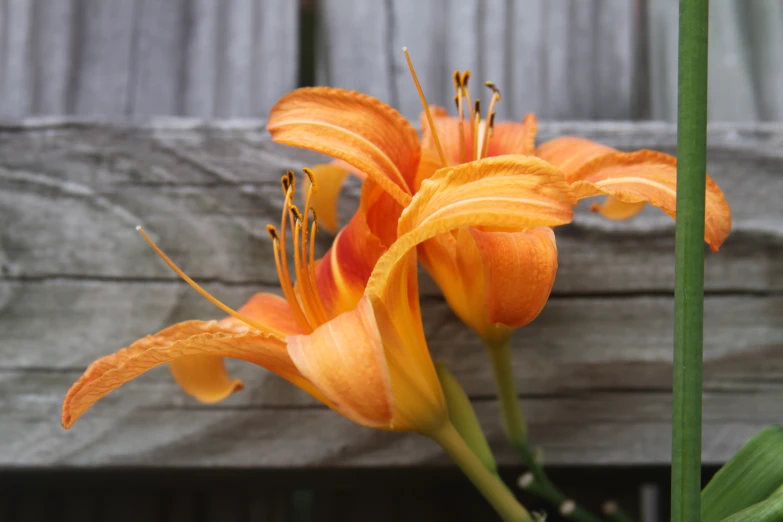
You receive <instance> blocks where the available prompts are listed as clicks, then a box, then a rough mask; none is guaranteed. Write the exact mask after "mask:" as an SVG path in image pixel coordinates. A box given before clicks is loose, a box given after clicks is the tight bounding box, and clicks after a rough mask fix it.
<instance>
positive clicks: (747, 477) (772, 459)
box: [701, 425, 783, 522]
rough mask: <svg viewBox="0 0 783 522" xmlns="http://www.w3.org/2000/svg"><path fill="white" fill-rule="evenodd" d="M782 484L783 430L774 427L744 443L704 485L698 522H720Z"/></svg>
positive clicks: (769, 493) (760, 499)
mask: <svg viewBox="0 0 783 522" xmlns="http://www.w3.org/2000/svg"><path fill="white" fill-rule="evenodd" d="M781 484H783V427H781V426H777V425H775V426H770V427H769V428H767V429H765V430H764V431H762V432H760V433H758V434H756V435H755V436H754V437H753V438H751V439H750V440H749V441H748V442H747V443H745V445H744V446H742V448H740V450H739V451H738V452H737V454H736V455H734V456H733V457H732V458H731V460H729V461H728V462H727V463H726V465H724V466H723V467H722V468H721V469H720V471H718V473H716V474H715V476H714V477H713V478H712V480H711V481H710V482H709V484H707V487H705V488H704V490H703V491H702V493H701V522H720V521H722V520H724V519H726V518H727V517H730V516H731V515H734V514H735V513H737V512H739V511H742V510H744V509H746V508H749V507H751V506H753V505H754V504H758V503H759V502H761V501H763V500H765V499H767V498H768V497H769V496H770V495H772V494H773V493H774V492H775V491H776V490H777V489H778V487H780V485H781ZM737 520H740V519H737ZM742 520H744V519H742ZM759 520H767V519H759ZM769 520H777V519H769Z"/></svg>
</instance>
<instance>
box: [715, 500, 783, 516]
mask: <svg viewBox="0 0 783 522" xmlns="http://www.w3.org/2000/svg"><path fill="white" fill-rule="evenodd" d="M722 522H783V494H780V493H778V494H775V495H773V496H771V497H769V498H768V499H767V500H762V501H761V502H759V503H757V504H753V505H752V506H750V507H749V508H745V509H743V510H742V511H740V512H738V513H734V514H733V515H731V516H730V517H729V518H724V519H723V521H722Z"/></svg>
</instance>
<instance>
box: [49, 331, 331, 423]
mask: <svg viewBox="0 0 783 522" xmlns="http://www.w3.org/2000/svg"><path fill="white" fill-rule="evenodd" d="M189 356H217V357H233V358H236V359H242V360H245V361H248V362H251V363H254V364H257V365H259V366H263V367H264V368H267V369H268V370H270V371H272V372H274V373H276V374H278V375H280V376H281V377H284V378H285V379H288V380H289V381H291V382H292V383H294V384H296V385H297V386H299V387H300V388H302V389H303V390H305V391H307V392H308V393H310V394H311V395H313V396H314V397H316V398H318V399H320V400H323V401H325V402H327V404H328V401H326V400H325V399H324V398H323V396H322V395H321V394H320V393H319V392H318V391H317V390H316V389H315V388H314V387H313V386H312V385H311V384H310V383H309V382H307V381H306V380H305V379H304V378H303V377H302V376H301V375H300V374H299V371H298V370H297V369H296V367H295V366H294V364H293V362H292V361H291V358H290V357H289V356H288V352H287V350H286V345H285V341H284V340H283V339H281V338H279V337H277V336H275V335H272V334H269V333H265V332H260V331H258V330H253V329H250V328H249V327H247V326H244V325H226V326H221V325H220V323H218V322H217V321H206V322H205V321H186V322H183V323H178V324H175V325H173V326H170V327H168V328H166V329H164V330H161V331H160V332H158V333H156V334H155V335H149V336H147V337H144V338H143V339H139V340H138V341H136V342H135V343H133V344H131V345H130V346H128V347H127V348H123V349H122V350H120V351H118V352H116V353H114V354H112V355H108V356H106V357H103V358H101V359H98V360H97V361H95V362H94V363H92V364H91V365H90V366H89V367H88V368H87V370H86V371H85V372H84V374H83V375H82V376H81V377H80V378H79V380H77V381H76V383H75V384H74V385H73V386H72V387H71V389H70V390H68V393H67V394H66V395H65V400H64V401H63V410H62V424H63V426H64V427H65V428H69V427H71V426H72V425H73V423H74V422H76V420H77V419H78V418H79V417H80V416H81V415H82V414H83V413H84V412H85V411H87V409H88V408H89V407H90V406H92V405H93V404H95V403H96V402H97V401H98V400H99V399H101V398H102V397H103V396H104V395H106V394H107V393H109V392H110V391H112V390H115V389H117V388H119V387H120V386H122V385H123V384H125V383H126V382H128V381H131V380H133V379H135V378H136V377H138V376H139V375H141V374H143V373H144V372H146V371H147V370H150V369H152V368H154V367H156V366H159V365H161V364H164V363H170V362H172V361H174V360H176V359H179V358H181V357H189Z"/></svg>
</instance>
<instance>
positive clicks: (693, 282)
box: [671, 0, 709, 522]
mask: <svg viewBox="0 0 783 522" xmlns="http://www.w3.org/2000/svg"><path fill="white" fill-rule="evenodd" d="M708 22H709V0H680V42H679V71H678V93H677V99H678V106H677V158H678V159H677V236H676V253H675V258H676V260H675V261H676V264H675V279H676V281H675V291H674V389H673V401H674V408H673V409H674V412H673V419H672V429H673V433H672V435H673V443H672V505H671V509H672V511H671V515H672V516H671V520H672V522H695V521H698V520H699V517H700V507H699V502H700V490H701V418H702V411H701V410H702V397H701V394H702V351H703V345H702V343H703V339H702V336H703V320H704V199H705V194H704V191H705V176H706V170H707V41H708V25H709V24H708Z"/></svg>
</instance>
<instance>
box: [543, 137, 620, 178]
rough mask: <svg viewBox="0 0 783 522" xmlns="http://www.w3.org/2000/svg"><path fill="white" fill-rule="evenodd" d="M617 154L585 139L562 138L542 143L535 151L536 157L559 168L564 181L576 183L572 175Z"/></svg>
mask: <svg viewBox="0 0 783 522" xmlns="http://www.w3.org/2000/svg"><path fill="white" fill-rule="evenodd" d="M611 152H618V151H617V149H613V148H612V147H609V146H607V145H602V144H600V143H596V142H594V141H590V140H588V139H585V138H578V137H575V136H563V137H560V138H555V139H552V140H549V141H546V142H544V143H542V144H541V145H540V146H539V147H538V148H537V149H536V151H535V154H536V156H538V157H539V158H541V159H543V160H545V161H547V162H549V163H551V164H552V165H554V166H555V167H557V168H559V169H560V170H561V171H562V172H563V175H565V178H566V181H568V182H569V183H572V182H573V181H576V180H575V179H574V174H575V173H576V172H577V171H578V170H579V169H581V168H582V167H583V166H585V165H586V164H587V163H588V162H590V161H591V160H594V159H595V158H597V157H599V156H603V155H604V154H608V153H611Z"/></svg>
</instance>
